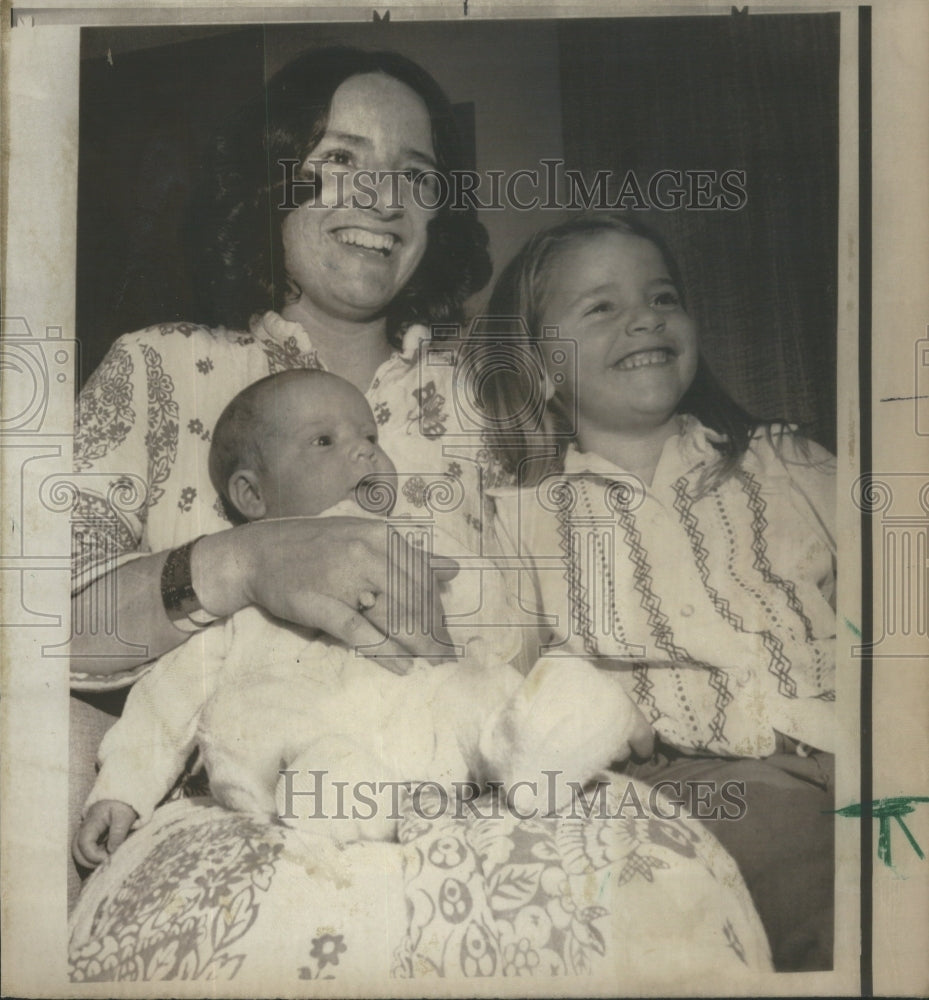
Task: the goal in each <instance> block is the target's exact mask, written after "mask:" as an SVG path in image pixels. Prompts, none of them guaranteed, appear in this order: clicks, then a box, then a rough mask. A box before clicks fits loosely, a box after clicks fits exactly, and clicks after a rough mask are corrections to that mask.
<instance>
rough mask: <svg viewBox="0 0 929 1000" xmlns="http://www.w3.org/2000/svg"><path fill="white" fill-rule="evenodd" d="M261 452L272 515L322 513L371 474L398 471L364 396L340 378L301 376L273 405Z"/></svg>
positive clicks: (264, 479)
mask: <svg viewBox="0 0 929 1000" xmlns="http://www.w3.org/2000/svg"><path fill="white" fill-rule="evenodd" d="M267 411H268V412H267V415H266V418H265V427H266V431H265V433H264V434H263V439H262V444H261V455H262V460H263V462H264V466H265V469H264V473H263V474H262V476H261V480H262V486H263V492H264V496H265V502H266V504H267V509H266V513H265V516H266V517H294V516H311V515H314V514H320V513H322V512H323V511H324V510H326V508H327V507H331V506H332V505H333V504H334V503H338V501H339V500H344V499H345V498H346V497H348V496H351V495H352V491H353V490H354V488H355V486H356V485H357V484H358V482H359V480H361V479H362V478H364V477H365V476H367V475H369V474H371V473H393V472H394V464H393V462H391V460H390V459H389V458H388V457H387V455H385V454H384V452H383V450H382V449H381V447H380V446H379V445H378V443H377V425H376V424H375V422H374V416H373V415H372V413H371V408H370V407H369V406H368V403H367V400H365V398H364V396H363V395H362V394H361V393H360V392H359V391H358V390H357V389H356V388H355V387H354V386H353V385H350V384H349V383H348V382H345V381H343V380H342V379H337V378H318V379H317V378H313V379H306V380H304V379H299V380H295V381H292V382H290V383H289V384H288V383H285V385H284V386H283V387H282V388H281V391H280V392H276V393H275V395H274V398H273V401H272V402H271V404H270V405H269V406H268V407H267Z"/></svg>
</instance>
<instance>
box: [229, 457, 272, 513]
mask: <svg viewBox="0 0 929 1000" xmlns="http://www.w3.org/2000/svg"><path fill="white" fill-rule="evenodd" d="M227 492H228V494H229V500H230V502H231V503H232V506H233V507H235V509H236V510H237V511H238V512H239V513H240V514H241V515H242V517H244V518H245V519H246V521H260V520H261V519H262V518H263V517H264V516H265V514H267V512H268V505H267V502H266V500H265V496H264V490H263V489H262V486H261V480H260V479H259V477H258V474H257V473H255V472H253V471H252V470H251V469H237V470H236V471H235V472H233V474H232V475H231V476H230V477H229V485H228V487H227Z"/></svg>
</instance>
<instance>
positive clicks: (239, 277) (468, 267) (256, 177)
mask: <svg viewBox="0 0 929 1000" xmlns="http://www.w3.org/2000/svg"><path fill="white" fill-rule="evenodd" d="M365 73H384V74H386V75H388V76H391V77H393V78H394V79H396V80H399V81H400V82H401V83H404V84H406V86H408V87H409V88H410V89H411V90H413V91H414V92H415V93H416V94H418V95H419V96H420V97H421V98H422V100H423V102H424V103H425V105H426V108H427V109H428V111H429V117H430V120H431V122H432V141H433V148H434V150H435V155H436V161H437V170H438V171H439V172H440V173H442V174H444V175H445V176H446V177H448V175H449V173H450V171H452V170H459V169H462V168H463V167H464V162H463V157H462V151H461V143H460V139H459V137H458V130H457V127H456V124H455V121H454V117H453V113H452V108H451V105H450V104H449V101H448V98H447V97H446V96H445V94H444V93H443V92H442V89H441V88H440V87H439V85H438V84H437V83H436V82H435V80H433V79H432V77H431V76H430V75H429V74H428V73H427V72H426V71H425V70H423V69H422V68H421V67H419V66H417V65H416V63H414V62H412V61H411V60H409V59H407V58H405V57H404V56H401V55H399V54H397V53H393V52H367V51H363V50H361V49H353V48H344V47H333V48H324V49H317V50H311V51H309V52H305V53H304V54H303V55H301V56H299V57H298V58H296V59H294V60H293V61H292V62H290V63H288V65H287V66H285V67H284V68H283V69H282V70H281V71H280V72H279V73H277V74H275V76H274V77H273V78H272V79H271V80H270V82H269V83H268V85H267V87H266V89H265V93H264V94H262V95H260V96H259V97H257V98H256V99H255V100H254V101H252V102H250V103H249V104H247V105H245V106H244V107H243V108H241V109H240V110H239V112H238V113H237V114H235V115H234V116H233V117H232V118H231V119H230V120H229V121H228V122H227V123H226V124H225V126H224V127H223V128H222V129H221V130H220V131H219V133H218V134H217V135H216V136H215V137H214V138H213V140H212V143H211V145H210V147H209V149H208V151H207V156H206V160H205V163H204V169H203V175H202V180H201V182H200V185H199V187H198V191H197V193H196V194H195V196H194V198H193V201H192V205H191V211H190V219H189V235H190V243H191V248H192V250H193V255H194V260H193V262H192V264H193V269H194V281H195V287H196V289H197V296H198V307H199V309H200V311H201V313H202V318H203V320H205V321H206V322H209V323H211V324H214V325H224V326H227V327H230V328H232V329H247V328H248V326H249V323H250V321H251V319H252V317H253V316H255V315H256V314H261V313H263V312H265V311H267V310H268V309H276V310H278V311H280V310H281V308H282V307H283V306H284V305H285V304H286V303H287V301H288V298H289V296H291V295H292V294H293V286H292V283H291V281H290V279H289V278H288V276H287V273H286V270H285V268H284V246H283V241H282V236H281V223H282V222H283V218H284V215H285V213H286V211H287V209H282V208H280V207H279V206H280V205H281V204H284V203H286V199H285V194H286V192H285V191H284V183H285V174H284V168H282V167H281V166H279V164H280V163H281V162H282V161H288V160H289V161H293V160H297V161H299V162H300V163H302V162H303V161H304V160H305V159H306V157H307V156H308V155H309V153H310V152H311V151H312V150H313V148H314V147H315V146H316V144H317V143H318V142H319V140H320V139H321V138H322V136H323V134H324V132H325V129H326V125H327V120H328V116H329V109H330V105H331V104H332V97H333V95H334V94H335V92H336V90H337V89H338V88H339V87H340V86H341V84H343V83H344V82H345V81H346V80H347V79H349V78H350V77H353V76H358V75H360V74H365ZM297 200H299V199H297ZM449 201H450V199H445V204H443V205H441V206H440V207H439V209H438V211H437V212H436V214H435V216H434V217H433V218H432V220H431V221H430V223H429V229H428V236H429V242H428V246H427V248H426V252H425V254H424V256H423V259H422V261H421V262H420V264H419V267H418V268H417V269H416V271H415V273H414V274H413V276H412V278H411V279H410V280H409V282H408V283H407V285H406V287H405V288H404V289H403V290H402V291H401V292H400V294H399V295H398V296H397V297H396V298H395V299H394V301H393V302H391V303H390V305H389V307H388V308H387V310H386V315H385V318H386V321H387V335H388V338H389V339H390V341H391V342H392V343H393V344H394V345H399V342H400V339H401V338H402V335H403V331H404V329H405V328H406V327H407V326H409V325H410V324H412V323H425V324H431V323H456V322H460V321H461V318H462V307H463V305H464V302H465V300H466V299H467V298H468V296H470V295H471V294H473V293H474V292H476V291H479V290H480V289H481V288H483V287H484V285H485V284H486V283H487V281H488V280H489V278H490V274H491V270H492V268H491V263H490V256H489V254H488V251H487V232H486V230H485V229H484V227H483V226H482V225H481V224H480V223H479V222H478V221H477V213H476V212H475V210H474V208H473V206H468V207H467V208H458V207H457V206H456V207H455V208H454V209H453V208H452V207H451V205H450V204H449ZM269 219H270V220H273V224H272V225H270V226H269V224H268V222H269Z"/></svg>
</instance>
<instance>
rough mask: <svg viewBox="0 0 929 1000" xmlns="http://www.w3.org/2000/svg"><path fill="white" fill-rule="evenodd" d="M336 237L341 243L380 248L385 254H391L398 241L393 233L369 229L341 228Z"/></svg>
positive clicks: (373, 248) (372, 248) (366, 248)
mask: <svg viewBox="0 0 929 1000" xmlns="http://www.w3.org/2000/svg"><path fill="white" fill-rule="evenodd" d="M335 238H336V239H337V240H338V241H339V243H345V244H346V245H348V246H353V247H364V248H365V250H378V251H380V253H383V254H389V253H390V251H391V250H393V248H394V243H395V242H396V237H395V236H393V235H392V234H391V233H371V232H368V230H367V229H340V230H338V232H337V233H336V234H335Z"/></svg>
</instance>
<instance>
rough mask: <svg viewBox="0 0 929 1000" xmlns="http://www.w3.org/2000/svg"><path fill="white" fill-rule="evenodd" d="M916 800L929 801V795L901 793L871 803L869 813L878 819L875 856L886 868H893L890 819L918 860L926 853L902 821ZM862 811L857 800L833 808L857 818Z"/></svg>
mask: <svg viewBox="0 0 929 1000" xmlns="http://www.w3.org/2000/svg"><path fill="white" fill-rule="evenodd" d="M916 802H929V796H926V795H903V796H898V797H897V798H893V799H875V800H874V801H873V802H872V803H871V808H870V813H871V815H872V816H873V817H874V819H876V820H877V821H878V827H877V857H878V860H880V861H883V862H884V864H885V865H887V867H888V868H893V859H892V857H891V853H890V821H891V820H892V819H895V820H896V821H897V824H898V825H899V827H900V829H901V830H902V831H903V832H904V834H905V835H906V839H907V840H908V841H909V842H910V847H912V848H913V850H914V851H915V852H916V856H917V857H918V858H919V860H920V861H923V860H925V857H926V855H925V854H923V852H922V849H921V848H920V846H919V844H917V843H916V838H915V837H914V836H913V834H912V833H910V831H909V829H908V827H907V825H906V823H904V822H903V817H904V816H906V815H907V814H908V813H911V812H914V811H915V806H914V803H916ZM862 812H863V807H862V805H861V804H860V803H857V802H856V803H855V804H853V805H850V806H843V808H841V809H836V810H835V813H836V815H838V816H850V817H853V818H858V819H860V818H861V814H862Z"/></svg>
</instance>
